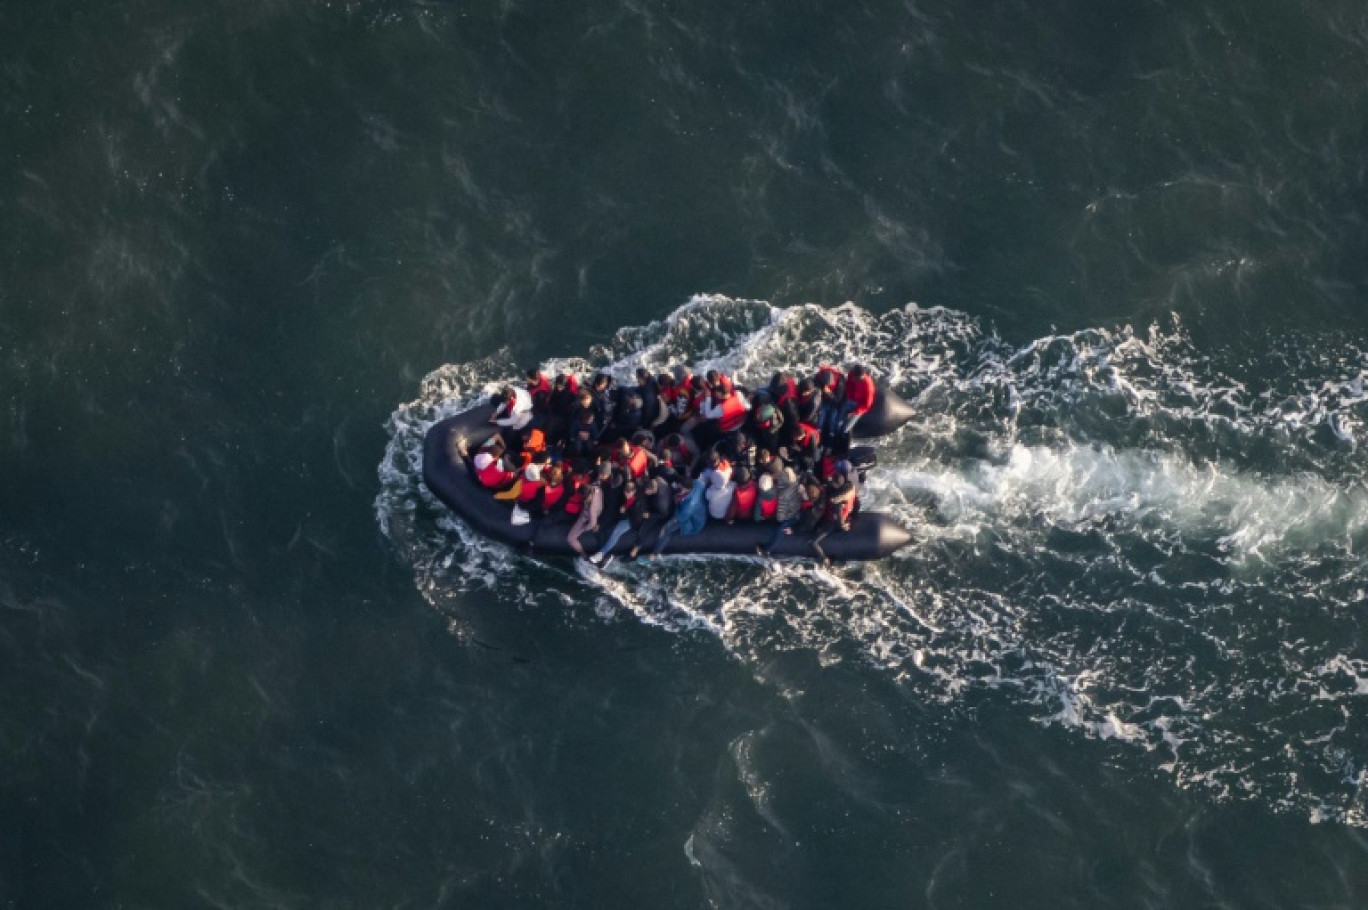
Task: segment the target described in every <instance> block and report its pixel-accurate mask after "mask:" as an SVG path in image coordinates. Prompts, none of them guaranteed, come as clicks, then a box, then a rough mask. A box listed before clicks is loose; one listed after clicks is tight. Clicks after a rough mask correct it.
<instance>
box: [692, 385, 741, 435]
mask: <svg viewBox="0 0 1368 910" xmlns="http://www.w3.org/2000/svg"><path fill="white" fill-rule="evenodd" d="M700 414H701V416H702V417H703V418H704V420H705V421H706V423H704V424H702V425H700V426H699V427H697V428H696V429H695V430H694V439H696V440H697V441H698V447H699V448H700V449H708V448H711V447H712V446H714V445H716V444H717V443H718V442H719V441H720V440H723V439H726V438H727V437H729V436H731V435H732V434H733V433H736V432H737V431H739V430H740V429H741V428H742V427H743V426H745V425H746V420H747V419H748V418H749V417H750V402H748V401H747V400H746V396H745V395H743V394H741V393H740V392H736V391H732V392H730V393H723V394H722V395H721V396H716V395H710V396H708V397H707V398H706V399H705V400H704V402H703V408H702V411H701V412H700Z"/></svg>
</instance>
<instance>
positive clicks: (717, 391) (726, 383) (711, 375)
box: [704, 370, 736, 396]
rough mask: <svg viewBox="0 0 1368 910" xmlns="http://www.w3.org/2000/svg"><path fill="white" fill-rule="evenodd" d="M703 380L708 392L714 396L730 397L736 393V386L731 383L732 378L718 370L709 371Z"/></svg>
mask: <svg viewBox="0 0 1368 910" xmlns="http://www.w3.org/2000/svg"><path fill="white" fill-rule="evenodd" d="M704 379H705V381H706V382H707V383H708V390H709V391H710V392H711V393H712V394H713V395H714V396H722V395H730V394H731V393H732V392H734V391H736V384H735V383H733V382H732V378H731V377H730V376H728V375H727V374H726V373H723V372H721V371H720V370H709V371H708V375H707V376H705V377H704Z"/></svg>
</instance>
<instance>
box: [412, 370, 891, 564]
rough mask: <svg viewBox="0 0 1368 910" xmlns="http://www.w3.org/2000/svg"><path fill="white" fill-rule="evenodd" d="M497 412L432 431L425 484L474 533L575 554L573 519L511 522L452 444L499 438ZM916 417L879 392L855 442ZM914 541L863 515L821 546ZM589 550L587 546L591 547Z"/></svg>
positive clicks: (749, 539) (795, 548)
mask: <svg viewBox="0 0 1368 910" xmlns="http://www.w3.org/2000/svg"><path fill="white" fill-rule="evenodd" d="M493 412H494V408H493V405H489V404H485V405H480V406H478V407H475V408H472V409H470V410H469V411H464V412H462V413H460V414H457V415H455V416H454V417H448V418H446V419H445V420H442V421H439V422H438V423H435V424H433V425H432V428H431V429H429V430H428V433H427V437H426V438H425V439H424V441H423V483H425V484H426V485H427V488H428V489H429V490H431V491H432V493H433V495H434V496H436V497H437V498H438V499H440V500H441V501H442V502H444V503H445V504H446V505H447V507H449V508H450V509H451V510H452V511H453V512H455V513H456V514H457V515H459V516H461V518H462V519H464V520H465V521H466V522H467V523H468V524H469V525H470V526H471V527H473V528H474V529H475V530H476V531H479V532H480V533H481V534H483V535H485V536H486V537H489V538H492V539H494V540H498V541H501V542H503V543H506V544H509V545H510V546H515V547H527V546H529V545H530V546H532V547H533V548H534V549H535V550H536V552H539V553H546V554H548V555H571V556H573V555H575V551H574V550H572V549H570V544H569V543H567V542H566V534H567V533H568V532H569V530H570V526H571V524H572V523H573V521H574V519H573V517H572V516H567V515H564V514H558V515H553V516H551V517H549V518H547V519H545V520H543V521H540V522H535V521H534V522H531V523H529V524H524V525H515V524H513V523H512V522H511V521H510V520H509V515H510V512H511V506H510V505H509V504H507V503H503V502H498V501H496V500H495V499H494V497H493V496H491V495H490V493H489V491H488V490H486V489H485V488H484V487H483V486H481V485H480V483H479V481H477V480H476V479H475V477H474V475H473V474H472V473H471V471H470V468H469V467H468V466H467V465H466V463H465V461H463V460H462V459H461V458H460V456H458V455H453V454H452V453H453V449H454V448H455V447H454V446H453V445H451V443H452V442H454V441H455V440H457V439H464V440H465V443H466V445H467V446H468V447H469V449H470V450H471V451H474V450H475V449H477V448H478V447H479V446H480V444H481V443H483V442H484V441H485V440H486V439H488V438H489V437H490V435H492V433H493V431H494V429H495V428H494V427H492V426H490V424H489V418H490V415H491V414H493ZM911 416H912V407H911V405H909V404H908V403H907V402H906V401H904V400H903V399H902V398H900V397H898V396H897V395H896V394H894V393H892V392H886V391H884V390H883V389H880V390H879V395H878V397H877V398H876V399H875V402H874V407H873V408H871V409H870V410H869V412H868V413H867V414H865V416H864V417H862V418H860V422H859V423H857V424H856V425H855V429H854V432H853V433H852V435H853V436H855V437H856V438H861V439H868V438H871V437H875V436H882V435H884V434H886V433H891V432H893V431H894V430H896V429H897V428H898V427H901V426H902V425H903V424H905V423H907V421H908V420H909V419H910V418H911ZM773 535H774V525H773V524H768V523H765V524H756V523H754V522H737V523H736V524H734V525H727V524H723V523H721V522H713V521H709V522H708V523H707V524H706V525H705V526H704V528H703V530H702V531H700V532H698V533H697V534H692V535H689V536H687V537H684V536H681V535H678V534H676V535H675V536H674V537H672V538H670V540H669V543H668V544H666V546H665V550H664V552H665V553H724V554H741V555H746V554H753V553H754V552H755V548H756V546H757V545H759V544H765V543H768V542H769V540H770V538H771V537H772V536H773ZM631 540H632V537H631V535H628V536H627V537H626V538H625V539H624V540H622V541H620V542H619V543H618V544H617V546H616V547H615V548H614V549H613V552H614V553H618V554H621V553H626V552H627V551H628V550H629V549H631ZM911 540H912V535H911V534H910V533H908V531H907V530H906V529H905V528H903V527H902V526H901V525H899V524H898V523H897V522H895V521H893V519H891V518H889V517H888V516H887V515H881V514H879V513H878V512H863V511H862V512H861V513H860V514H859V515H858V516H857V517H856V518H855V521H854V522H853V523H852V525H851V528H850V530H849V531H847V532H845V533H844V534H833V535H831V536H830V537H828V538H827V539H826V540H824V541H823V542H822V549H823V550H825V551H826V553H827V555H828V556H830V557H831V558H832V559H835V560H856V559H879V558H882V557H884V556H888V555H889V554H891V553H893V552H894V551H895V550H898V549H899V548H901V547H904V546H906V545H907V544H908V543H909V542H910V541H911ZM586 543H587V541H586ZM772 552H773V554H774V555H776V556H812V555H813V552H812V547H811V544H810V543H809V541H808V539H807V538H806V537H803V536H801V535H796V534H795V535H793V536H791V537H785V538H784V539H783V541H782V542H781V543H780V544H779V545H778V546H777V547H775V548H774V550H773V551H772Z"/></svg>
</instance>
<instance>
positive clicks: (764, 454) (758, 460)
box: [755, 449, 774, 471]
mask: <svg viewBox="0 0 1368 910" xmlns="http://www.w3.org/2000/svg"><path fill="white" fill-rule="evenodd" d="M772 461H774V453H773V452H771V451H770V450H769V449H761V450H759V451H758V452H756V453H755V464H756V465H757V466H758V467H759V468H760V470H762V471H763V470H764V469H765V468H767V467H769V465H770V462H772Z"/></svg>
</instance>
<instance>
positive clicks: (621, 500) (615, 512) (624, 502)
mask: <svg viewBox="0 0 1368 910" xmlns="http://www.w3.org/2000/svg"><path fill="white" fill-rule="evenodd" d="M637 498H638V490H637V485H636V481H635V480H632V479H630V478H628V479H627V480H624V481H623V482H622V484H621V487H620V489H619V491H618V493H617V495H616V496H615V497H614V502H613V504H612V512H611V513H610V512H609V511H608V508H609V506H608V498H607V490H606V489H605V491H604V506H603V508H604V514H603V517H602V518H600V519H599V522H600V524H603V523H606V522H607V521H611V522H613V526H612V529H611V530H610V531H609V532H608V539H607V540H605V541H604V542H603V546H601V547H599V550H598V552H597V553H595V554H594V555H593V556H590V557H589V561H590V562H592V563H593V564H594V565H596V566H601V565H605V564H606V563H607V562H611V561H612V558H613V557H612V556H611V555H610V554H611V552H612V549H613V547H615V546H617V542H618V541H619V540H621V539H622V538H623V536H624V535H626V534H627V532H629V531H631V530H632V512H633V508H634V507H635V506H636V503H637Z"/></svg>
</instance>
